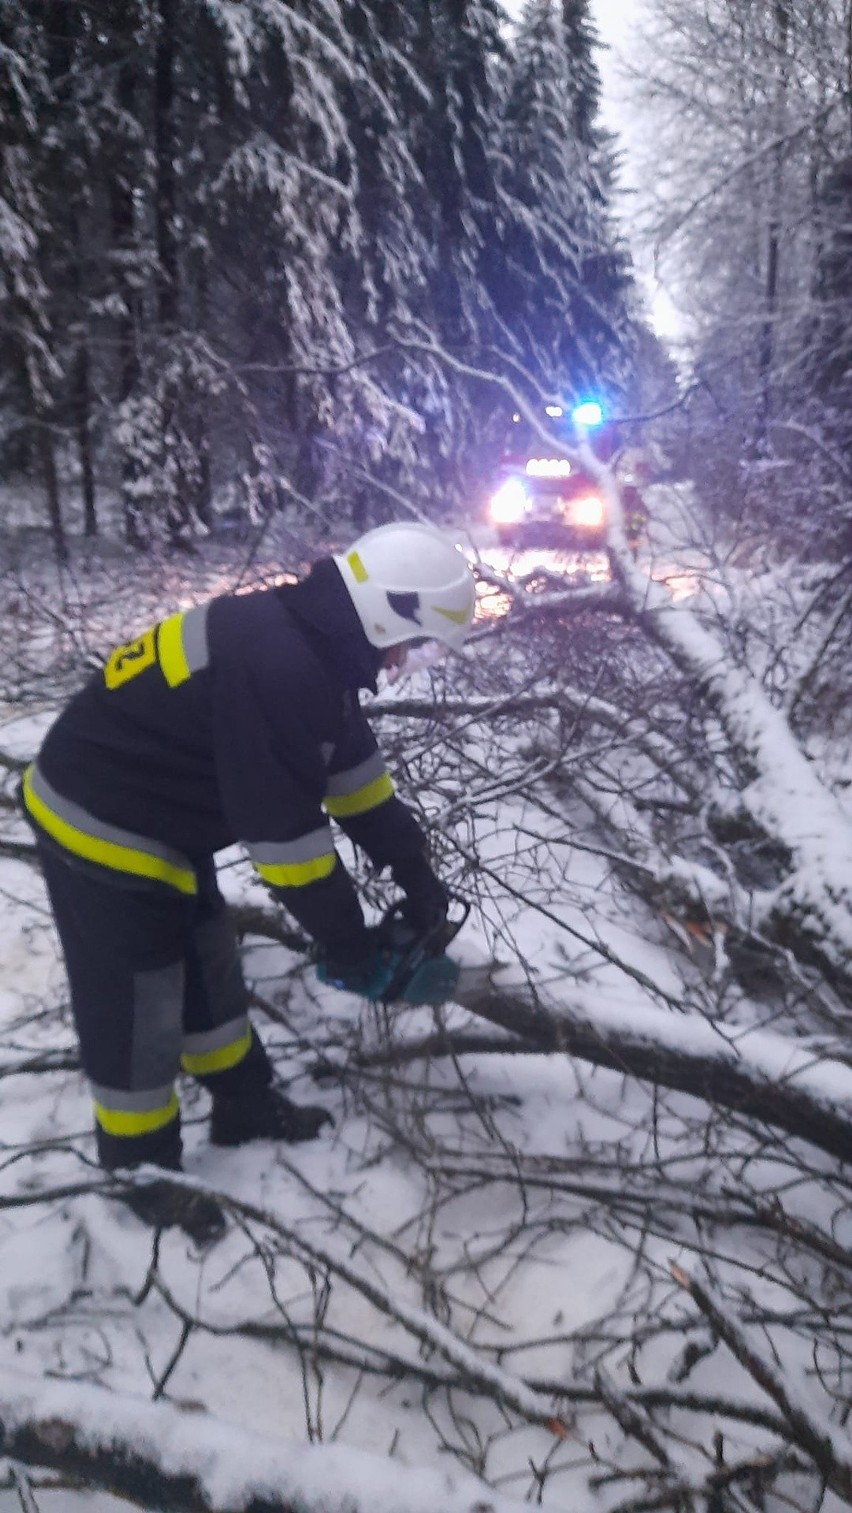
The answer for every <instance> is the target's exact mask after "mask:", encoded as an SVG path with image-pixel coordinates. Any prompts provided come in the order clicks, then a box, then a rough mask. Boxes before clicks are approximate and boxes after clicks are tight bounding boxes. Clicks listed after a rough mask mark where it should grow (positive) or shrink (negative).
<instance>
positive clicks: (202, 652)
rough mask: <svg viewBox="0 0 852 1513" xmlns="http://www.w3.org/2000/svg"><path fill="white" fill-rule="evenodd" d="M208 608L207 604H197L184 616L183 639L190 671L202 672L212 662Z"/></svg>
mask: <svg viewBox="0 0 852 1513" xmlns="http://www.w3.org/2000/svg"><path fill="white" fill-rule="evenodd" d="M207 609H208V606H207V605H206V604H196V605H195V606H194V607H193V608H192V609H188V610H187V611H186V614H185V615H184V617H183V624H182V626H181V639H182V641H183V654H184V656H185V658H186V665H187V667H188V668H189V670H190V672H200V671H201V669H202V668H203V667H207V666H208V664H209V662H210V649H209V647H208V644H207Z"/></svg>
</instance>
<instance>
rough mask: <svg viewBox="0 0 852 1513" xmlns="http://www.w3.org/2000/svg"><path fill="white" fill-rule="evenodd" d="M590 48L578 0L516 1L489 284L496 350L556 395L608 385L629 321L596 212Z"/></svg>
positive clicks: (618, 254) (626, 294)
mask: <svg viewBox="0 0 852 1513" xmlns="http://www.w3.org/2000/svg"><path fill="white" fill-rule="evenodd" d="M594 45H595V34H594V30H593V28H592V25H591V21H590V19H589V3H588V0H562V3H561V4H560V3H557V0H528V3H527V5H526V8H525V10H524V12H523V15H522V18H521V22H520V25H519V28H518V33H517V37H516V41H515V47H514V49H513V57H512V62H511V65H510V68H509V71H508V84H507V91H506V104H505V110H504V115H503V120H502V129H501V176H500V192H501V225H502V248H501V251H502V255H503V265H502V267H499V268H498V267H495V269H494V275H493V277H494V284H495V291H496V292H495V303H496V304H497V308H498V310H499V312H500V315H501V318H502V329H503V336H504V341H505V342H506V347H507V355H508V356H509V357H511V358H512V359H514V360H515V361H516V362H517V363H518V364H520V365H521V366H522V367H523V368H524V369H525V370H526V371H527V373H528V374H530V375H531V376H532V377H533V378H534V380H535V382H536V383H537V384H538V385H539V387H540V388H543V389H544V390H548V389H549V390H550V391H551V392H558V393H561V394H563V395H568V396H570V395H572V394H573V395H575V396H577V395H579V394H581V393H582V392H583V391H585V390H587V389H588V388H589V387H599V386H601V385H604V386H607V387H609V388H610V389H613V388H614V389H615V390H616V391H617V390H618V387H619V382H620V370H621V369H622V368H623V366H624V363H625V360H626V359H625V354H626V349H627V347H628V344H629V332H630V328H631V326H632V322H633V320H634V318H635V317H634V315H633V312H632V309H631V283H630V277H629V265H628V260H627V257H626V254H625V251H624V249H623V247H622V246H621V245H620V243H619V239H618V236H617V233H616V231H615V228H614V225H613V223H612V220H611V218H610V216H609V213H608V207H607V185H608V183H609V181H610V179H611V174H612V167H611V163H610V162H609V159H608V156H607V151H606V145H607V144H606V138H605V136H604V134H603V133H602V132H601V131H600V128H599V127H598V126H597V122H596V114H597V108H598V101H599V94H600V81H599V75H598V71H597V66H596V64H595V62H594V54H593V48H594Z"/></svg>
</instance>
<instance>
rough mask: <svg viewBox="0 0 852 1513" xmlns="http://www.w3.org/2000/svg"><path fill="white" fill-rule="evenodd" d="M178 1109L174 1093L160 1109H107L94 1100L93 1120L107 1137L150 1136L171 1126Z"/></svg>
mask: <svg viewBox="0 0 852 1513" xmlns="http://www.w3.org/2000/svg"><path fill="white" fill-rule="evenodd" d="M179 1108H180V1105H179V1104H178V1098H177V1093H175V1092H172V1095H171V1097H170V1099H169V1101H168V1103H166V1104H164V1105H163V1106H162V1107H161V1108H152V1109H133V1110H131V1109H118V1108H107V1107H106V1106H105V1104H103V1103H100V1102H98V1101H97V1100H96V1101H95V1118H96V1119H97V1121H98V1124H99V1125H100V1127H101V1129H102V1130H105V1131H106V1133H107V1134H108V1135H126V1136H132V1135H150V1134H152V1133H153V1131H154V1130H158V1129H163V1128H164V1127H165V1126H166V1125H167V1124H171V1122H172V1120H173V1119H176V1118H177V1116H178V1112H179Z"/></svg>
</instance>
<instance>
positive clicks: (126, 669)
mask: <svg viewBox="0 0 852 1513" xmlns="http://www.w3.org/2000/svg"><path fill="white" fill-rule="evenodd" d="M156 660H157V647H156V641H155V628H152V629H151V630H146V631H145V632H144V634H143V635H141V636H139V637H138V638H137V639H136V640H135V641H128V643H127V645H126V646H117V647H116V648H115V651H114V652H113V653H112V656H111V657H110V658H109V661H108V662H107V664H106V667H105V668H104V681H105V683H106V686H107V688H120V687H121V685H122V683H129V682H130V679H131V678H135V677H137V676H138V674H139V673H140V672H144V671H145V669H146V667H151V666H152V665H153V663H154V662H156Z"/></svg>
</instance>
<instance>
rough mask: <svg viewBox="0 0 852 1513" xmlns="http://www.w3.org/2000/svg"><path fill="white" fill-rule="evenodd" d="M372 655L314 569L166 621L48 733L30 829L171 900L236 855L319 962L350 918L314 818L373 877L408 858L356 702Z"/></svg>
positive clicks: (397, 810) (85, 861) (409, 823)
mask: <svg viewBox="0 0 852 1513" xmlns="http://www.w3.org/2000/svg"><path fill="white" fill-rule="evenodd" d="M380 655H381V654H380V653H378V652H377V651H376V650H375V649H374V648H373V647H372V646H371V645H370V643H369V642H368V641H367V638H366V636H365V635H364V632H363V630H362V627H361V622H360V620H359V619H358V616H357V614H356V611H355V608H354V606H353V604H352V601H351V599H350V598H349V595H348V593H347V590H346V588H345V585H344V583H343V580H342V579H341V577H340V574H339V572H338V570H337V567H336V565H335V563H334V562H333V561H332V559H331V558H326V559H323V560H322V561H320V562H318V563H317V564H316V566H315V567H314V569H313V571H312V572H311V574H310V575H309V576H308V577H307V578H306V579H305V580H304V582H302V583H299V584H294V585H292V586H286V587H282V588H270V589H262V590H259V591H254V592H251V593H246V594H229V595H225V596H223V597H221V598H217V599H213V600H210V601H209V602H208V603H206V604H200V605H196V606H194V607H193V608H192V609H189V610H185V611H182V612H181V613H179V614H176V615H172V616H171V617H170V618H169V619H167V620H164V621H162V622H160V623H159V624H158V625H155V626H153V627H152V628H151V629H150V630H146V631H145V632H144V633H143V634H142V635H140V636H138V637H137V638H136V639H135V640H133V641H130V642H128V643H127V644H126V645H124V646H120V647H118V648H116V650H115V651H114V652H113V653H112V655H111V656H110V657H109V659H108V661H107V663H106V665H105V667H104V669H103V671H102V672H100V673H98V674H97V675H96V676H94V677H93V678H92V679H91V680H90V681H89V683H88V684H87V685H86V686H85V687H84V688H83V689H82V690H81V691H80V692H79V693H78V694H77V695H76V696H75V697H74V698H73V699H72V700H71V702H70V704H69V705H68V706H67V707H66V709H65V710H64V711H63V713H62V714H61V715H60V716H59V718H58V720H57V721H56V723H55V724H54V725H53V726H52V728H51V729H50V731H49V732H48V735H47V737H46V739H45V742H44V745H43V747H42V750H41V752H40V753H39V756H38V760H37V762H36V763H34V764H33V766H32V767H31V768H30V770H29V772H28V773H27V776H26V778H25V782H24V801H25V804H26V807H27V810H28V812H29V815H30V818H31V819H32V820H33V821H34V822H35V824H36V826H37V827H38V828H39V829H40V830H41V832H42V833H43V834H44V835H45V836H46V837H48V838H49V840H50V841H52V842H53V844H54V845H56V846H59V847H60V848H61V849H62V851H63V852H64V853H65V854H66V856H67V857H68V859H69V860H70V861H74V862H76V863H77V864H78V865H85V866H94V867H96V868H97V870H98V874H99V875H101V876H102V877H111V878H112V879H113V880H115V881H116V882H120V883H123V884H124V885H125V886H127V885H130V886H152V885H153V886H158V887H159V886H164V887H167V888H172V889H176V890H177V891H178V892H180V893H183V894H192V893H194V892H195V891H196V888H197V875H196V868H197V866H198V864H199V862H200V861H201V860H202V859H207V858H209V857H210V855H211V854H212V853H214V852H216V851H220V850H222V849H223V848H224V847H227V846H230V845H232V844H234V843H235V842H237V841H240V842H242V843H243V845H244V846H245V847H246V849H247V850H248V853H249V855H250V857H251V859H252V862H253V863H254V866H255V867H256V869H257V871H258V873H259V875H260V876H261V877H262V878H263V879H264V881H265V882H266V883H267V884H269V885H270V886H271V887H272V888H273V890H274V891H275V893H276V895H277V896H278V898H279V899H280V900H281V902H283V903H284V904H285V905H286V906H287V907H288V909H289V910H290V911H291V913H292V914H294V915H295V917H296V919H297V920H298V921H299V922H300V923H301V924H302V925H303V926H304V928H305V929H306V930H308V931H309V933H310V934H311V935H312V936H313V937H314V938H315V939H316V940H318V941H319V942H320V943H321V944H323V945H325V946H327V947H329V948H334V947H335V946H336V945H337V944H339V943H342V942H345V941H346V940H347V939H352V938H353V937H354V936H356V935H358V934H360V932H361V930H362V927H363V916H362V914H361V909H360V905H359V903H358V900H357V896H356V894H355V890H354V887H353V885H352V882H351V879H350V878H349V875H348V873H347V872H346V870H345V868H344V867H343V865H342V864H341V863H340V862H339V860H338V858H337V855H336V852H335V849H334V839H333V833H332V829H331V824H330V820H331V819H333V820H334V821H335V822H336V823H338V824H340V825H341V826H342V828H343V829H344V830H345V831H346V832H347V833H348V834H349V836H350V837H351V839H352V840H353V841H354V842H355V843H356V844H357V845H359V846H360V847H362V848H363V849H364V850H365V851H366V852H367V854H368V856H369V857H370V858H371V860H372V861H373V862H374V863H375V864H376V866H378V867H384V866H388V865H389V866H391V868H393V867H395V866H396V865H397V864H401V865H403V866H404V864H405V862H406V861H407V860H409V859H410V858H411V857H413V856H415V855H417V856H421V855H422V854H423V853H424V850H425V841H424V837H423V833H422V831H421V830H420V827H419V825H418V824H417V822H416V820H415V819H414V816H413V815H412V814H411V812H410V811H409V810H408V809H407V808H406V807H405V805H404V804H402V803H401V802H400V800H399V799H398V798H397V797H396V795H395V793H394V789H393V783H392V782H391V779H390V776H389V774H388V772H387V770H386V768H385V764H384V761H383V760H382V757H381V755H380V754H379V751H378V749H377V747H376V741H375V738H374V736H373V733H372V731H371V729H370V726H369V725H368V723H367V721H366V719H365V717H364V714H363V712H362V711H361V709H360V707H359V703H358V690H359V688H363V687H368V688H373V689H374V688H375V678H376V672H377V669H378V665H379V658H380Z"/></svg>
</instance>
